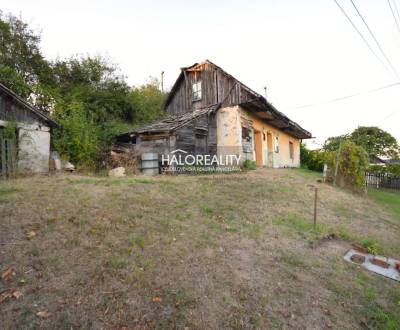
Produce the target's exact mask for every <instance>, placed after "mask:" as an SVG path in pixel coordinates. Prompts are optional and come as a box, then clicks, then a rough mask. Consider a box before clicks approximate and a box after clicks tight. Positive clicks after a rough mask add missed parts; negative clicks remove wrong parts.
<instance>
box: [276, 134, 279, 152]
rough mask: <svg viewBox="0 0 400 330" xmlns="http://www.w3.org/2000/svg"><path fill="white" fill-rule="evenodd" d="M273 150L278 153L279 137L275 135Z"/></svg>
mask: <svg viewBox="0 0 400 330" xmlns="http://www.w3.org/2000/svg"><path fill="white" fill-rule="evenodd" d="M275 152H276V153H279V137H278V136H275Z"/></svg>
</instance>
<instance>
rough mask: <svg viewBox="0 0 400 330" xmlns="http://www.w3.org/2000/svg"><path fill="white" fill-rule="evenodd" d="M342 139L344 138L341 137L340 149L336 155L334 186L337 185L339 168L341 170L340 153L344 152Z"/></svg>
mask: <svg viewBox="0 0 400 330" xmlns="http://www.w3.org/2000/svg"><path fill="white" fill-rule="evenodd" d="M342 141H343V139H340V143H339V150H338V153H337V157H336V165H335V176H334V177H333V185H334V186H336V177H337V174H338V170H339V162H340V153H341V152H342Z"/></svg>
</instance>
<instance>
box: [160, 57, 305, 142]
mask: <svg viewBox="0 0 400 330" xmlns="http://www.w3.org/2000/svg"><path fill="white" fill-rule="evenodd" d="M204 64H210V65H212V66H214V67H215V68H217V69H218V70H220V71H221V72H222V73H224V74H225V75H227V76H229V77H231V78H232V79H234V80H236V82H237V83H239V84H240V85H241V86H242V87H243V88H245V89H246V90H247V91H248V92H249V93H251V94H253V95H254V97H255V98H256V99H259V100H261V102H263V103H264V104H265V106H266V107H267V108H269V109H270V110H272V112H273V113H274V114H275V115H276V116H277V117H278V118H277V119H281V120H284V121H286V123H287V124H288V125H289V126H293V127H295V128H296V129H298V130H299V131H301V132H302V133H303V135H302V137H301V138H299V137H296V138H299V139H311V138H312V134H311V133H310V132H309V131H307V130H306V129H304V128H303V127H301V126H300V125H299V124H298V123H296V122H295V121H293V120H291V119H290V118H289V117H287V116H286V115H285V114H284V113H283V112H281V111H279V110H278V109H276V108H275V107H274V106H273V105H272V104H271V103H270V102H269V101H268V100H267V99H266V98H265V97H264V96H262V95H261V94H259V93H257V92H256V91H254V90H253V89H251V88H250V87H248V86H247V85H245V84H244V83H242V82H241V81H240V80H238V79H237V78H235V77H234V76H232V75H231V74H230V73H228V72H226V71H225V70H224V69H222V68H221V67H220V66H218V65H217V64H215V63H213V62H211V61H210V60H208V59H206V60H204V61H202V62H200V63H194V64H192V65H190V66H187V67H182V68H181V73H180V74H179V76H178V78H177V79H176V81H175V83H174V85H173V86H172V88H171V91H170V92H169V94H168V97H167V99H166V100H165V102H164V109H165V108H166V107H167V106H168V105H169V103H170V102H171V99H172V97H173V96H174V94H175V92H176V90H177V89H178V87H179V83H180V81H181V80H182V79H183V77H184V71H186V70H189V69H192V68H194V67H196V66H199V65H204ZM238 105H240V104H238ZM278 128H279V127H278ZM288 134H289V133H288Z"/></svg>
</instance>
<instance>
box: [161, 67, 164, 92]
mask: <svg viewBox="0 0 400 330" xmlns="http://www.w3.org/2000/svg"><path fill="white" fill-rule="evenodd" d="M161 92H163V93H164V71H161Z"/></svg>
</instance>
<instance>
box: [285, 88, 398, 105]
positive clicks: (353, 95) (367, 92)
mask: <svg viewBox="0 0 400 330" xmlns="http://www.w3.org/2000/svg"><path fill="white" fill-rule="evenodd" d="M395 86H400V82H395V83H393V84H389V85H385V86H382V87H378V88H374V89H370V90H367V91H362V92H358V93H354V94H349V95H345V96H340V97H336V98H334V99H331V100H328V101H324V102H320V103H309V104H304V105H300V106H296V107H291V108H287V109H285V110H293V109H303V108H310V107H316V106H319V105H325V104H329V103H334V102H337V101H342V100H345V99H349V98H352V97H356V96H360V95H364V94H370V93H375V92H379V91H381V90H383V89H387V88H391V87H395Z"/></svg>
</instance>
